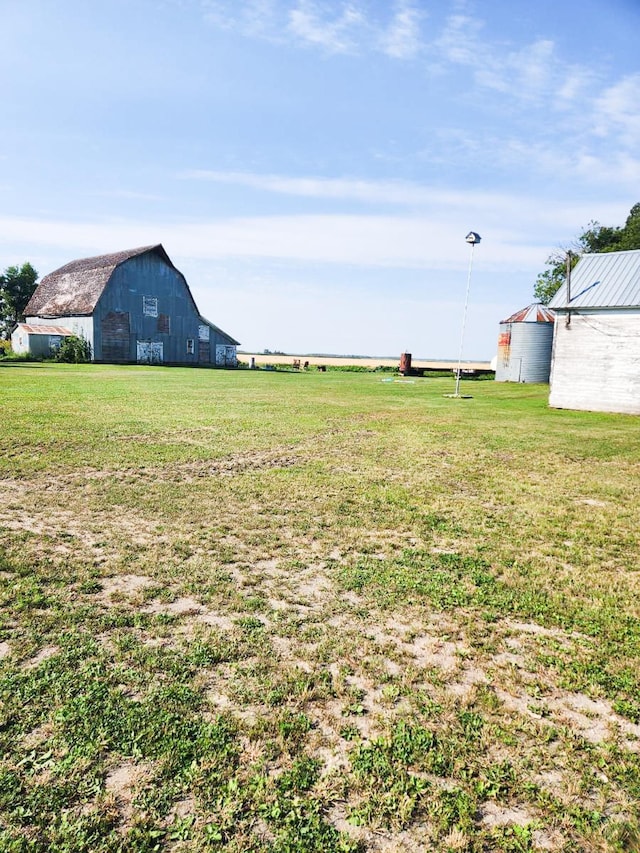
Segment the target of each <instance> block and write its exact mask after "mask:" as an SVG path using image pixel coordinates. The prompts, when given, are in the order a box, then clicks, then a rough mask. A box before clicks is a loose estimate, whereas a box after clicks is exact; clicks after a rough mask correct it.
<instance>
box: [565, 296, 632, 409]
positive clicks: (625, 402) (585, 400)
mask: <svg viewBox="0 0 640 853" xmlns="http://www.w3.org/2000/svg"><path fill="white" fill-rule="evenodd" d="M555 326H556V332H555V337H554V342H553V363H552V369H551V389H550V394H549V405H550V406H553V407H554V408H558V409H582V410H586V411H592V412H624V413H627V414H631V415H638V414H640V309H637V308H636V309H627V310H618V311H612V310H608V311H607V310H604V311H600V312H598V311H596V310H593V311H589V310H588V309H587V310H581V311H580V313H574V312H572V313H571V322H570V324H569V325H567V324H566V314H564V312H560V311H558V319H557V321H556V323H555Z"/></svg>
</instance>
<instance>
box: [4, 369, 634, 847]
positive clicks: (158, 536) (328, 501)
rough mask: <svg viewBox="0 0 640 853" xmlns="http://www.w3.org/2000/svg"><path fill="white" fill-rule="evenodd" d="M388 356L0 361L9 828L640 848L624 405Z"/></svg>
mask: <svg viewBox="0 0 640 853" xmlns="http://www.w3.org/2000/svg"><path fill="white" fill-rule="evenodd" d="M389 378H390V377H381V376H380V375H376V374H373V373H372V374H348V373H338V372H335V373H334V372H328V373H325V374H322V373H306V374H305V373H302V374H298V373H284V372H283V373H276V372H265V371H256V372H250V371H239V372H224V371H207V370H188V369H178V368H175V369H166V368H142V367H111V366H78V367H75V366H67V365H48V364H15V365H5V366H0V402H1V427H0V738H1V743H2V749H1V756H2V760H1V763H0V851H2V853H5V851H11V853H13V851H16V853H17V852H18V851H20V853H22V851H25V853H26V851H29V853H31V851H35V853H40V851H42V853H44V851H47V853H48V851H56V852H57V851H69V853H72V851H73V853H76V851H87V853H88V851H91V853H96V851H104V853H106V851H109V853H112V851H132V853H134V851H135V853H138V851H142V852H143V853H144V851H153V850H163V851H165V850H166V851H201V850H225V851H231V853H240V851H243V853H248V851H255V853H258V851H265V853H266V851H275V853H312V852H313V853H315V851H317V853H332V852H333V851H336V853H337V851H341V852H342V853H349V851H351V853H356V851H387V853H391V852H392V851H398V853H399V851H409V853H411V851H468V853H480V851H505V853H508V851H512V853H524V851H572V853H575V851H638V850H640V829H639V818H638V815H639V813H640V595H639V593H640V574H639V568H640V566H639V560H638V555H639V553H640V549H639V537H640V430H639V428H640V421H639V420H638V419H637V418H631V417H625V416H614V415H601V414H591V413H576V412H560V411H552V410H549V409H548V408H547V389H546V388H545V387H541V386H514V385H504V384H496V383H493V382H466V383H464V385H463V388H464V391H465V393H466V392H468V393H471V394H473V399H470V400H455V399H448V398H446V397H445V396H444V394H446V393H447V392H451V391H453V380H443V379H417V380H415V381H413V382H394V381H388V380H389ZM385 379H386V381H385Z"/></svg>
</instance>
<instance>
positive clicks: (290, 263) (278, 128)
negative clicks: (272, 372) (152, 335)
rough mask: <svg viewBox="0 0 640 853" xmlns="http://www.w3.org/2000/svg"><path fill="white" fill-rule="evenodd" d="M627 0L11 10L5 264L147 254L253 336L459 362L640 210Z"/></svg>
mask: <svg viewBox="0 0 640 853" xmlns="http://www.w3.org/2000/svg"><path fill="white" fill-rule="evenodd" d="M638 32H640V4H639V3H637V2H636V0H581V2H577V0H563V2H558V0H554V2H551V0H538V2H536V3H531V2H521V0H510V2H506V0H495V2H488V3H487V2H484V3H479V2H472V0H438V2H436V0H388V1H387V2H384V3H383V2H379V0H350V2H343V0H246V2H243V0H92V2H91V3H87V2H86V0H0V33H1V34H2V51H1V52H0V104H1V105H2V130H1V132H0V268H2V269H4V268H5V267H6V266H8V265H10V264H14V263H22V262H23V261H25V260H29V261H31V263H33V264H34V266H35V267H36V268H37V269H38V271H39V272H40V274H41V275H44V274H46V273H48V272H51V271H52V270H53V269H55V268H56V267H58V266H61V265H62V264H64V263H66V262H68V261H69V260H72V259H75V258H79V257H86V256H89V255H95V254H103V253H107V252H111V251H117V250H120V249H126V248H132V247H136V246H140V245H147V244H153V243H162V244H163V245H164V247H165V249H166V250H167V252H168V253H169V255H170V257H171V258H172V260H173V261H174V263H175V265H176V266H177V267H178V268H179V269H180V270H181V271H182V272H183V273H184V274H185V275H186V277H187V280H188V282H189V285H190V287H191V289H192V291H193V293H194V296H195V297H196V301H197V302H198V304H199V307H200V309H201V311H202V313H203V314H204V315H205V316H207V317H208V318H209V319H210V320H212V321H213V322H214V323H216V324H218V325H219V326H221V327H222V328H224V329H225V330H227V331H228V332H230V333H231V334H232V335H233V336H234V337H236V338H238V339H239V340H240V341H241V342H242V344H243V348H244V349H247V350H257V351H261V350H262V349H264V348H269V349H281V350H284V351H287V352H293V353H295V352H301V353H304V352H332V353H345V354H347V353H349V354H351V353H356V354H370V355H392V356H395V355H398V354H399V353H400V352H402V351H403V350H408V351H410V352H412V353H413V354H414V356H415V357H433V358H456V357H457V354H458V347H459V342H460V330H461V323H462V311H463V305H464V298H465V291H466V285H467V274H468V267H469V260H470V250H469V246H468V245H467V244H466V243H465V239H464V238H465V235H466V234H467V233H468V232H469V231H470V230H474V231H477V232H478V233H479V234H480V235H481V236H482V243H481V244H480V245H479V246H478V247H477V248H476V249H475V252H474V258H473V271H472V276H471V288H470V300H469V312H468V317H467V325H466V332H465V344H464V357H465V358H469V359H476V358H477V359H490V358H491V357H492V356H493V355H494V353H495V350H496V342H497V332H498V323H499V322H500V320H502V319H504V318H505V317H506V316H508V315H509V314H511V313H513V312H514V311H515V310H517V309H519V308H522V307H524V306H525V305H527V304H528V303H529V302H531V301H532V298H533V293H532V289H533V284H534V281H535V277H536V274H537V273H538V272H539V271H540V270H542V269H543V268H544V262H545V260H546V258H547V256H548V255H549V253H551V252H552V251H554V250H555V249H557V248H558V247H560V246H562V245H567V244H568V243H570V242H571V240H572V239H573V238H575V236H576V235H577V234H578V233H579V232H580V231H581V229H582V228H583V227H584V226H586V225H587V224H588V223H589V221H590V220H598V221H600V222H602V223H604V224H608V225H622V224H623V223H624V220H625V217H626V215H627V214H628V212H629V209H630V208H631V206H632V205H633V204H634V203H636V202H637V201H640V59H639V58H638V50H637V34H638Z"/></svg>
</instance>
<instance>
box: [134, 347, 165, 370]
mask: <svg viewBox="0 0 640 853" xmlns="http://www.w3.org/2000/svg"><path fill="white" fill-rule="evenodd" d="M163 353H164V348H163V345H162V343H160V342H159V341H136V360H137V362H138V364H162V362H163V360H164V358H163Z"/></svg>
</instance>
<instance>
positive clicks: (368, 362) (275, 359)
mask: <svg viewBox="0 0 640 853" xmlns="http://www.w3.org/2000/svg"><path fill="white" fill-rule="evenodd" d="M252 358H253V359H255V363H256V364H258V365H261V364H293V362H294V361H301V362H302V364H304V362H305V361H308V362H309V365H310V366H311V367H316V366H317V365H318V364H326V365H327V366H328V365H331V366H333V367H347V366H353V365H355V366H358V367H371V368H374V367H398V366H399V364H400V356H399V355H398V357H397V358H347V357H346V356H335V357H333V358H332V357H330V356H311V355H276V354H273V353H272V354H270V355H264V353H238V360H239V361H242V362H244V363H245V364H250V363H251V359H252ZM411 363H412V365H413V366H414V367H429V368H434V369H436V370H437V369H440V370H447V369H449V370H453V369H454V368H456V367H457V366H458V362H457V361H425V360H423V359H415V358H414V359H412V361H411ZM463 365H464V367H467V368H470V369H475V370H487V369H488V368H489V362H488V361H487V362H485V361H469V362H467V361H465V362H463Z"/></svg>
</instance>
